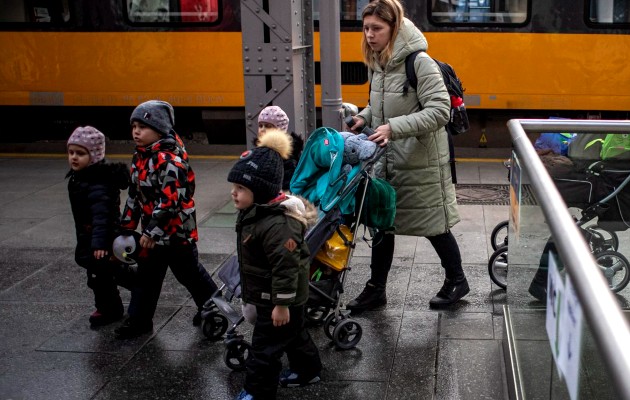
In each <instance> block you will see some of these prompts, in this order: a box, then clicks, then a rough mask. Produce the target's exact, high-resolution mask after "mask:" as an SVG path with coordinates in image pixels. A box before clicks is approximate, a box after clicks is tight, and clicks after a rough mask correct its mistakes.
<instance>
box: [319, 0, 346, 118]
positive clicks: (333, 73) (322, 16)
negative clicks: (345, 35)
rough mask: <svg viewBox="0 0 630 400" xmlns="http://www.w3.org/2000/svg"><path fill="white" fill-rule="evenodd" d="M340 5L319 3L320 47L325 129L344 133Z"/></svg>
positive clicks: (326, 2) (330, 2) (336, 2)
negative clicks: (342, 130)
mask: <svg viewBox="0 0 630 400" xmlns="http://www.w3.org/2000/svg"><path fill="white" fill-rule="evenodd" d="M339 19H340V18H339V2H338V1H320V2H319V43H320V50H319V52H320V59H321V61H320V65H321V81H322V125H324V126H329V127H331V128H334V129H337V130H341V129H342V119H341V51H340V49H339V38H340V36H339V30H340V22H339Z"/></svg>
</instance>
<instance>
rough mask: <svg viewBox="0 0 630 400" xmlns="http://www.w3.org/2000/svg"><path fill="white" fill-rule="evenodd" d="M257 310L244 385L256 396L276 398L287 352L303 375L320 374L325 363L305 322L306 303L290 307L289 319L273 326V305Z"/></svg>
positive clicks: (260, 399)
mask: <svg viewBox="0 0 630 400" xmlns="http://www.w3.org/2000/svg"><path fill="white" fill-rule="evenodd" d="M256 311H257V313H258V316H257V319H256V325H255V326H254V333H253V335H252V351H251V353H250V357H249V358H248V360H247V376H246V378H245V386H244V387H245V390H246V391H247V393H249V394H251V395H252V396H254V399H256V400H267V399H275V398H276V392H277V391H278V380H279V378H280V372H281V369H282V361H281V358H282V355H283V354H284V353H287V358H288V359H289V366H290V368H291V371H292V372H295V373H297V374H298V375H300V376H304V377H313V376H315V375H319V374H320V372H321V369H322V363H321V360H320V359H319V351H318V350H317V347H316V346H315V343H313V340H312V339H311V336H310V334H309V333H308V331H307V330H306V327H305V325H304V306H295V307H289V312H290V314H291V316H290V320H289V323H288V324H286V325H283V326H278V327H275V326H273V321H272V319H271V312H272V311H273V306H270V307H260V306H258V307H256Z"/></svg>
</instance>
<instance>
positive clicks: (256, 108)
mask: <svg viewBox="0 0 630 400" xmlns="http://www.w3.org/2000/svg"><path fill="white" fill-rule="evenodd" d="M312 8H313V6H312V3H311V0H241V25H242V33H243V74H244V83H245V121H246V127H247V146H248V147H250V146H251V145H252V143H253V142H254V138H255V137H256V136H257V133H258V115H259V114H260V111H262V109H263V108H265V107H267V106H269V105H277V106H279V107H281V108H282V109H283V110H284V111H285V112H286V113H287V115H288V116H289V119H290V123H289V130H290V131H293V132H295V133H297V134H298V135H301V136H302V137H304V138H306V137H307V135H308V133H310V132H311V131H312V130H314V129H315V89H314V87H315V72H314V68H313V18H312V14H313V10H312Z"/></svg>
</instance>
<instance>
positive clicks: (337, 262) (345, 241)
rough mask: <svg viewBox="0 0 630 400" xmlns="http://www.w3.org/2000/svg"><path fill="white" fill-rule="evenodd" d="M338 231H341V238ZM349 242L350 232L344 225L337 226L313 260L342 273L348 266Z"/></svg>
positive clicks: (350, 238) (350, 240)
mask: <svg viewBox="0 0 630 400" xmlns="http://www.w3.org/2000/svg"><path fill="white" fill-rule="evenodd" d="M339 231H341V235H343V237H342V236H341V235H339ZM351 242H352V232H351V231H350V228H349V227H347V226H346V225H339V228H337V230H335V232H333V234H332V236H331V237H330V239H328V240H327V241H326V242H325V243H324V245H323V246H322V247H321V249H319V251H318V252H317V254H316V255H315V259H316V260H317V261H319V262H321V263H322V264H324V265H327V266H329V267H330V268H332V269H334V270H336V271H342V270H344V269H345V268H346V265H347V264H348V256H349V255H350V243H351Z"/></svg>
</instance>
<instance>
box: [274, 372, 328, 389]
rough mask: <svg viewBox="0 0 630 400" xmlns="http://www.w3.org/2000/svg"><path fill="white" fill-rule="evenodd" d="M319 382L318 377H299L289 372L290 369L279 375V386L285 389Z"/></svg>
mask: <svg viewBox="0 0 630 400" xmlns="http://www.w3.org/2000/svg"><path fill="white" fill-rule="evenodd" d="M319 381H320V379H319V375H315V376H311V377H309V378H305V377H302V376H299V375H298V374H297V373H295V372H293V371H291V370H290V369H285V370H284V371H282V373H281V374H280V386H282V387H286V388H290V387H300V386H306V385H311V384H313V383H317V382H319Z"/></svg>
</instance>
